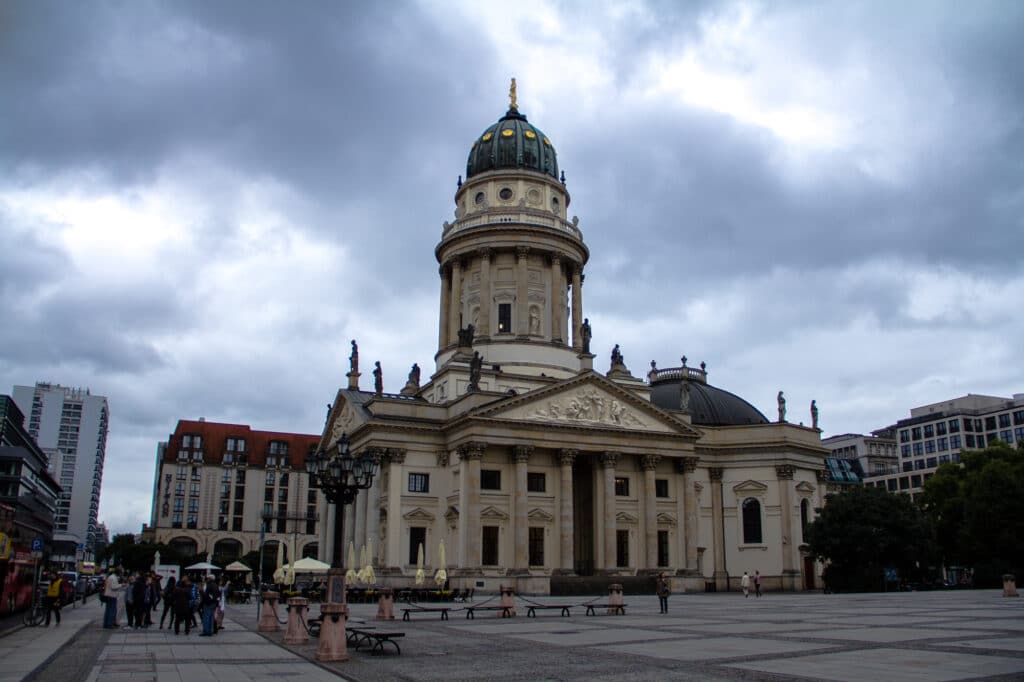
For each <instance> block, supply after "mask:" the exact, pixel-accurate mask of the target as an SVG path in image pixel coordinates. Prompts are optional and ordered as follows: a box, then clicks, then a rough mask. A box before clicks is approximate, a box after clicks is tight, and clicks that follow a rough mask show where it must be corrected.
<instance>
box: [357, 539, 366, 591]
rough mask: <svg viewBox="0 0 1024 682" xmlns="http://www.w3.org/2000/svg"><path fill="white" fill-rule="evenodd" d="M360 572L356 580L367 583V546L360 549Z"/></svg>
mask: <svg viewBox="0 0 1024 682" xmlns="http://www.w3.org/2000/svg"><path fill="white" fill-rule="evenodd" d="M359 566H360V568H359V570H358V571H356V580H358V581H359V582H361V583H365V582H366V545H363V546H362V547H360V548H359Z"/></svg>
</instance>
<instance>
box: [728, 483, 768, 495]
mask: <svg viewBox="0 0 1024 682" xmlns="http://www.w3.org/2000/svg"><path fill="white" fill-rule="evenodd" d="M732 490H733V492H736V493H753V494H757V493H763V492H765V491H767V490H768V486H767V485H765V484H764V483H761V482H760V481H751V480H746V481H743V482H742V483H737V484H736V485H734V486H733V487H732Z"/></svg>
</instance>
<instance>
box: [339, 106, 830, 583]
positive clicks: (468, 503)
mask: <svg viewBox="0 0 1024 682" xmlns="http://www.w3.org/2000/svg"><path fill="white" fill-rule="evenodd" d="M569 203H570V196H569V193H568V191H567V190H566V187H565V183H564V176H562V175H560V172H559V168H558V161H557V156H556V154H555V150H554V147H553V145H552V143H551V141H550V140H549V139H548V138H547V137H546V136H545V135H544V133H543V132H541V131H540V130H539V129H538V128H536V127H535V126H533V125H532V124H531V123H529V122H528V120H527V118H526V116H524V115H523V114H522V113H520V111H519V109H518V106H517V103H516V101H515V91H514V89H513V92H512V103H511V107H510V108H509V109H508V111H507V113H506V114H505V115H504V116H502V117H501V118H500V119H499V120H498V121H497V122H496V123H494V124H493V125H491V126H489V127H488V128H487V129H486V130H485V131H484V132H483V133H482V134H481V135H480V136H479V137H478V138H477V139H476V140H475V141H474V143H473V145H472V149H471V150H470V153H469V159H468V162H467V168H466V176H465V180H464V181H463V180H462V179H461V178H460V182H459V188H458V190H457V192H456V194H455V205H456V208H455V220H454V222H451V223H448V222H445V224H444V226H443V231H442V235H441V240H440V242H439V244H438V245H437V247H436V249H435V256H436V258H437V261H438V263H439V265H440V268H439V277H440V292H439V293H440V295H439V319H438V329H439V331H438V344H437V353H436V355H435V363H436V365H435V368H434V371H433V373H432V374H431V375H430V376H429V378H427V380H426V381H424V382H421V379H420V370H419V368H418V367H416V366H413V369H412V371H411V372H410V373H409V380H408V383H407V384H406V386H405V388H404V389H403V390H402V391H401V393H400V394H388V393H384V392H383V390H382V386H381V381H380V374H379V369H378V370H375V372H374V374H375V377H374V378H375V381H374V384H375V385H374V389H373V390H364V389H362V388H361V387H360V376H361V374H360V368H359V360H358V347H357V345H356V343H355V341H353V344H352V347H353V353H352V357H351V358H350V371H349V373H348V383H347V385H346V386H345V387H343V388H341V389H340V390H339V391H338V393H337V396H336V398H335V400H334V402H333V404H332V406H331V408H330V411H329V414H328V419H327V423H326V425H325V430H324V433H323V435H322V437H321V440H320V447H321V448H323V449H324V450H327V451H331V450H332V449H333V447H334V446H335V444H336V443H337V441H338V439H339V438H341V436H342V434H346V435H347V436H348V438H349V439H350V442H351V447H352V450H353V451H354V452H356V453H362V452H365V453H368V454H370V455H372V456H373V457H375V458H377V459H378V460H379V462H380V473H379V475H378V476H377V478H376V480H375V481H374V483H373V486H372V487H371V488H370V489H369V490H366V491H362V492H361V493H360V494H359V495H358V496H357V498H356V501H355V503H354V504H353V505H352V506H351V507H347V508H346V509H345V527H344V530H345V532H346V537H345V540H346V546H347V545H348V544H349V543H350V542H351V543H353V544H354V545H355V547H356V548H359V547H362V546H363V545H367V546H369V547H370V548H371V555H372V560H373V562H374V565H375V567H376V572H377V575H378V576H381V577H383V578H384V579H385V581H386V582H387V583H389V584H392V585H396V586H398V585H408V584H411V582H412V579H413V576H414V575H415V573H416V570H417V559H418V554H419V548H420V547H421V546H422V547H423V553H424V561H425V564H426V566H425V568H426V569H427V573H428V574H430V575H432V574H433V571H435V570H436V569H437V568H440V567H442V565H441V564H442V563H443V564H444V565H443V567H444V568H446V570H447V575H448V578H449V585H450V587H452V588H454V589H468V588H476V589H483V590H497V588H498V586H499V585H512V586H514V587H515V588H516V589H517V590H518V591H519V592H523V593H534V594H543V593H548V592H549V591H551V589H552V585H553V584H554V583H556V582H557V581H559V580H566V579H570V578H572V577H573V576H606V577H607V578H608V581H609V582H616V581H620V580H622V579H624V578H628V577H630V576H644V575H649V574H654V573H657V572H659V571H665V572H666V574H669V575H671V576H672V577H673V583H674V587H675V588H676V589H677V590H678V589H687V590H705V589H710V588H711V586H714V588H716V589H718V590H724V589H728V588H729V587H730V586H732V587H735V585H736V584H738V581H739V578H740V576H741V575H742V574H743V572H744V571H746V572H749V573H750V574H751V575H753V573H754V571H759V572H760V574H761V575H762V576H763V584H764V585H765V586H766V587H767V588H769V589H772V588H774V589H785V590H801V589H810V588H813V587H815V584H816V582H815V581H816V580H817V577H816V573H817V569H816V568H815V565H814V562H813V561H812V560H811V559H810V557H808V556H807V554H806V551H805V548H803V528H804V526H805V525H806V523H807V522H808V521H809V520H811V518H813V515H814V509H815V508H817V507H821V506H822V505H823V504H824V496H825V493H826V488H828V486H829V483H828V476H827V474H826V473H825V465H824V458H825V456H826V455H827V454H828V451H827V450H826V449H825V448H823V447H822V445H821V439H820V432H819V431H818V430H817V429H816V428H808V427H804V426H800V425H794V424H790V423H788V422H787V421H786V420H785V408H784V401H783V398H782V395H781V394H780V396H779V400H780V402H779V418H778V420H777V421H769V420H768V419H766V418H765V417H764V415H762V414H761V413H760V412H759V411H758V410H757V409H755V408H754V407H753V406H751V405H750V404H749V403H747V402H746V401H744V400H743V399H742V398H739V397H738V396H736V395H734V394H732V393H729V392H727V391H724V390H722V389H719V388H717V387H714V386H712V385H711V384H710V383H708V374H707V372H706V370H705V369H704V368H703V367H691V366H688V365H687V362H686V358H683V360H682V362H681V363H680V366H678V367H673V368H666V369H658V368H656V367H655V366H654V363H653V362H652V363H651V368H650V371H649V372H647V373H646V374H645V375H643V376H640V377H637V376H634V375H633V373H632V372H631V371H630V370H629V369H628V367H627V365H626V363H625V360H624V357H623V354H622V352H621V351H620V350H619V348H618V346H616V347H615V348H614V349H613V350H612V353H611V357H610V360H608V362H609V365H608V369H607V371H603V372H602V371H599V370H597V369H595V355H594V354H593V353H592V352H591V348H590V324H589V322H588V320H587V318H586V317H585V315H584V306H583V295H582V284H583V279H584V270H585V267H586V264H587V260H588V258H589V250H588V248H587V245H586V243H585V242H584V238H583V232H582V230H581V228H580V225H579V220H578V219H577V218H576V217H572V218H570V217H569V214H568V213H567V210H568V207H569ZM606 357H607V356H606ZM600 364H601V365H602V366H603V365H604V362H601V363H600ZM325 504H326V503H325V502H324V501H323V500H322V499H321V506H322V509H323V512H324V516H325V517H326V518H328V519H332V518H333V509H328V508H326V507H324V506H323V505H325ZM324 516H322V518H324ZM320 534H321V537H320V543H319V546H320V548H322V549H321V552H320V553H321V557H320V558H321V559H329V557H330V556H332V551H333V549H332V543H333V540H332V535H333V523H332V522H328V523H321V524H320ZM442 542H443V545H444V548H445V551H444V557H443V558H442V556H441V544H442Z"/></svg>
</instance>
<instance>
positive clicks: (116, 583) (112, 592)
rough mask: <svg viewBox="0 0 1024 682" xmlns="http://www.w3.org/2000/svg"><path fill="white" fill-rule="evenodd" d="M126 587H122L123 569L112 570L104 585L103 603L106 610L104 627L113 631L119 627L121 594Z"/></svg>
mask: <svg viewBox="0 0 1024 682" xmlns="http://www.w3.org/2000/svg"><path fill="white" fill-rule="evenodd" d="M123 590H124V586H123V585H121V567H120V566H118V567H116V568H112V569H110V574H109V575H108V576H107V579H106V581H105V582H104V583H103V601H104V607H105V610H104V612H103V627H105V628H107V629H108V630H111V629H113V628H116V627H117V624H118V618H117V615H118V614H117V612H118V609H119V608H120V601H121V599H120V597H121V592H122V591H123Z"/></svg>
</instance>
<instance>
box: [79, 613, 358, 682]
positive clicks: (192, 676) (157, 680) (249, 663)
mask: <svg viewBox="0 0 1024 682" xmlns="http://www.w3.org/2000/svg"><path fill="white" fill-rule="evenodd" d="M285 677H293V678H296V679H302V680H303V682H328V681H330V682H337V681H338V680H340V679H344V678H342V677H340V676H339V675H337V674H336V673H334V672H331V671H329V670H325V669H324V668H321V667H320V666H318V665H316V664H314V663H312V662H310V661H307V660H306V659H304V658H302V657H300V656H298V655H296V654H295V653H293V652H291V651H289V650H288V649H286V648H284V647H281V646H279V645H277V644H275V643H273V642H270V641H267V640H266V639H265V638H264V637H262V636H260V635H259V634H258V633H255V632H249V631H247V630H244V629H243V628H242V627H241V626H240V625H238V624H237V623H235V622H233V621H232V620H230V619H226V620H225V629H224V630H223V631H221V632H220V633H218V634H217V635H215V636H213V637H200V636H199V634H198V633H197V632H196V631H193V632H192V634H190V635H188V636H186V635H185V633H184V632H182V633H181V634H180V635H175V634H174V633H173V632H170V631H168V630H159V629H154V628H149V629H145V630H130V631H117V632H115V633H114V634H113V635H112V636H111V638H110V640H109V641H108V642H107V645H106V647H105V648H104V649H103V651H102V653H101V654H100V655H99V657H98V659H97V661H96V665H95V666H94V667H93V669H92V672H91V674H90V676H89V678H88V680H89V682H120V681H121V680H125V681H128V680H131V682H145V681H149V682H267V681H269V680H280V679H281V678H285Z"/></svg>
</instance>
